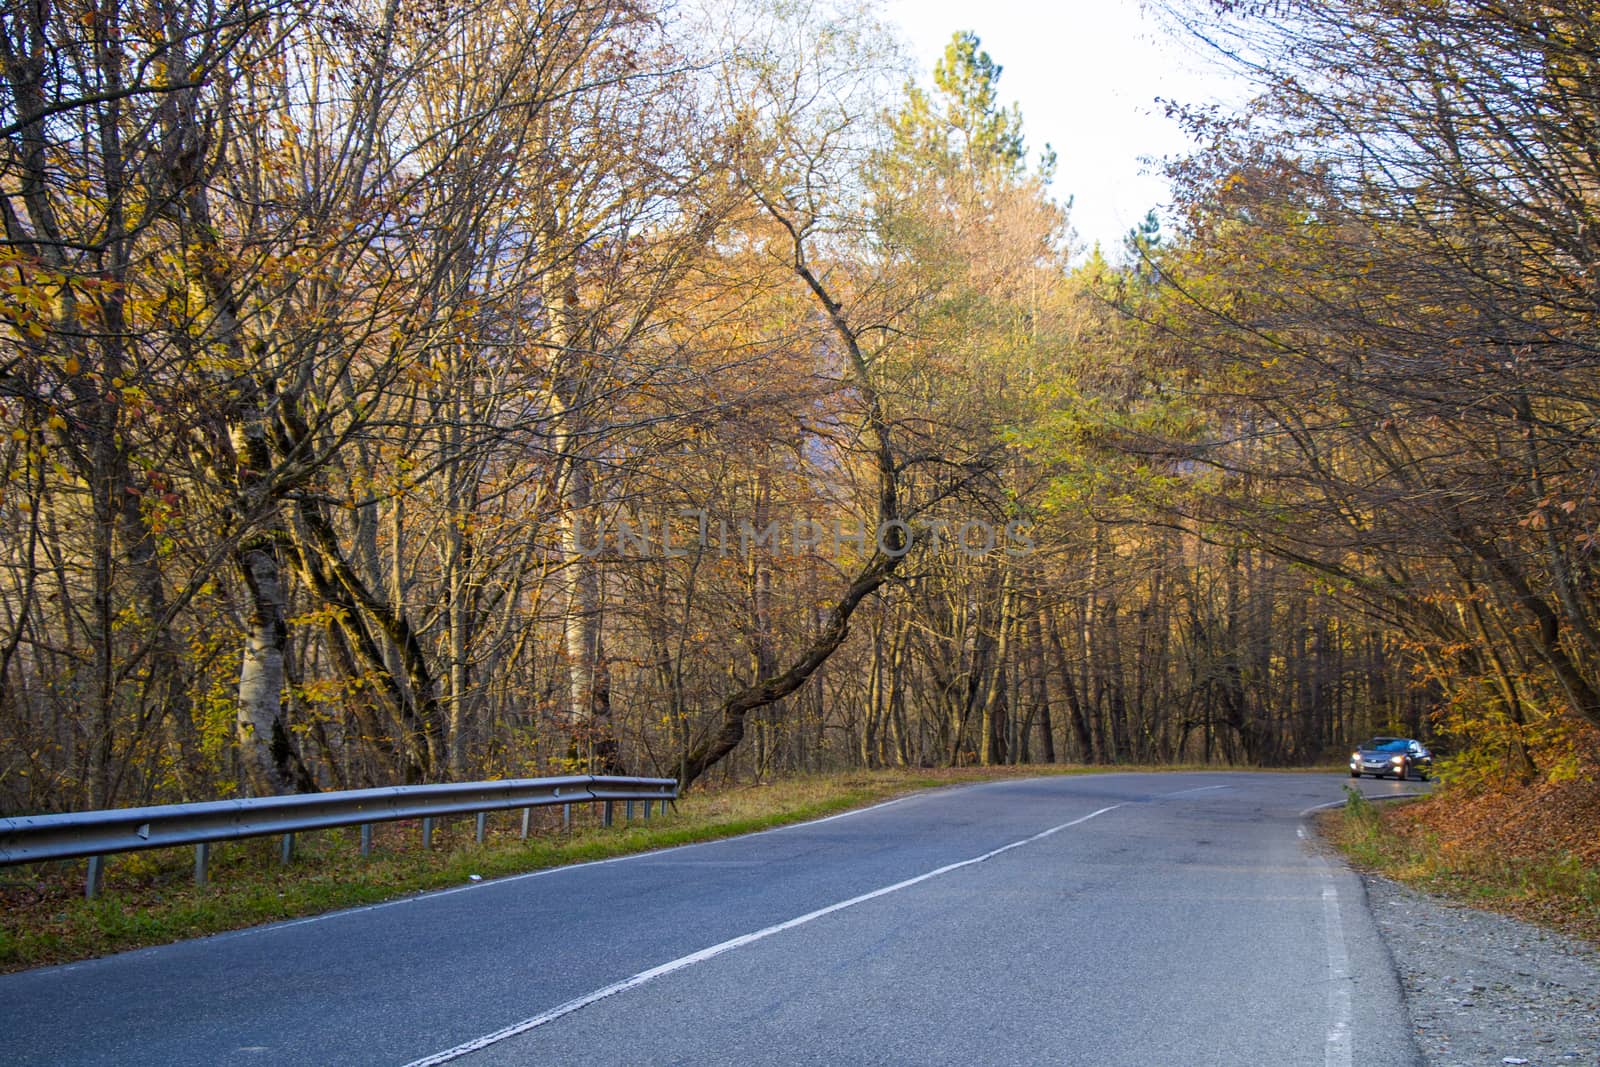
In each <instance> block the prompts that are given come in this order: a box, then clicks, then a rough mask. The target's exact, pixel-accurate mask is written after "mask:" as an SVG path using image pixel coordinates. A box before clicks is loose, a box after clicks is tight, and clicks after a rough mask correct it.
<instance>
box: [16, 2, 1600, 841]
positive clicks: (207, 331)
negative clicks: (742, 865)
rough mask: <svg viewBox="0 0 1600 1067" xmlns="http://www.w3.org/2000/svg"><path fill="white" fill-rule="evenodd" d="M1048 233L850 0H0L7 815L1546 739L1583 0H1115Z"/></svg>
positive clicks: (1587, 80) (1508, 745)
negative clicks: (1077, 185)
mask: <svg viewBox="0 0 1600 1067" xmlns="http://www.w3.org/2000/svg"><path fill="white" fill-rule="evenodd" d="M1163 7H1164V17H1165V18H1166V19H1168V20H1169V22H1170V23H1171V24H1172V25H1175V26H1178V27H1181V28H1183V29H1184V30H1186V31H1187V32H1190V33H1192V34H1194V35H1195V36H1196V37H1197V38H1198V39H1201V40H1204V41H1206V42H1209V47H1210V48H1211V49H1213V50H1214V51H1215V52H1217V53H1218V54H1219V55H1221V56H1222V57H1224V58H1225V59H1226V60H1227V61H1229V62H1231V63H1232V64H1234V65H1235V67H1236V68H1237V69H1238V70H1239V71H1241V72H1242V73H1243V74H1244V75H1245V76H1247V77H1248V78H1249V79H1250V83H1251V85H1252V86H1253V87H1254V95H1253V97H1252V99H1251V101H1250V103H1249V106H1248V107H1247V108H1245V109H1243V110H1242V111H1239V112H1237V113H1225V112H1222V111H1220V110H1218V109H1214V108H1209V109H1208V108H1201V107H1184V106H1182V105H1173V109H1174V114H1175V115H1176V116H1177V117H1178V118H1180V119H1181V120H1182V121H1183V122H1184V123H1185V124H1186V126H1187V127H1188V129H1189V130H1190V131H1191V132H1192V135H1193V136H1194V138H1195V140H1196V144H1197V146H1198V147H1197V148H1196V150H1195V151H1194V152H1193V153H1192V154H1190V155H1189V156H1187V157H1185V158H1183V159H1177V160H1172V161H1169V163H1168V167H1169V179H1170V181H1171V182H1172V187H1173V189H1174V197H1175V200H1174V203H1173V204H1172V205H1171V207H1170V209H1166V210H1164V211H1163V213H1162V214H1161V215H1160V217H1159V218H1158V216H1157V215H1156V213H1154V212H1152V214H1151V216H1150V217H1149V219H1148V220H1147V221H1146V223H1145V224H1144V225H1142V226H1140V227H1138V228H1137V229H1136V230H1134V231H1133V232H1131V233H1130V234H1129V235H1128V237H1127V240H1126V241H1125V243H1124V244H1123V246H1122V247H1119V248H1109V249H1105V248H1100V247H1087V248H1086V247H1083V245H1082V243H1081V242H1080V241H1079V240H1078V238H1077V237H1076V235H1075V234H1074V232H1073V229H1072V220H1071V214H1070V203H1069V200H1070V192H1071V191H1070V190H1058V189H1057V188H1056V187H1055V186H1054V184H1053V182H1052V178H1053V173H1054V168H1055V161H1056V153H1057V152H1061V153H1068V152H1072V151H1073V146H1072V145H1058V146H1054V148H1051V147H1049V146H1042V145H1035V144H1032V143H1030V141H1029V140H1028V139H1027V136H1026V129H1025V126H1024V116H1023V115H1022V114H1021V113H1020V111H1019V110H1018V109H1017V108H1016V107H1015V106H1011V105H1008V104H1007V103H1006V102H1005V101H1006V96H1005V89H1004V85H1003V81H1002V79H1001V67H1000V63H999V60H1001V59H1003V58H1004V57H991V56H990V55H989V54H988V53H987V52H986V51H985V50H984V48H983V45H982V43H981V42H980V41H979V40H978V39H977V38H976V37H975V36H974V35H972V34H970V33H957V34H955V35H954V36H953V37H952V38H951V41H950V43H949V46H948V47H947V49H946V50H945V53H944V57H943V59H942V60H941V61H940V62H939V64H938V66H937V68H936V70H935V71H933V72H932V77H931V80H930V79H929V77H928V75H927V72H918V71H915V70H912V69H910V68H909V66H908V64H907V62H906V61H905V60H904V59H903V49H902V48H901V46H900V44H899V43H898V42H897V40H896V39H895V35H894V33H893V31H892V30H891V29H890V28H889V27H888V26H887V25H886V24H885V22H884V21H883V17H882V15H881V13H879V12H877V11H875V10H874V9H873V8H872V7H871V6H870V5H863V6H858V5H855V4H853V3H849V2H846V0H838V2H834V0H794V2H789V0H703V2H698V3H684V4H680V5H670V4H667V3H665V2H660V3H658V2H656V0H452V2H450V3H445V2H441V0H383V2H381V3H379V2H373V0H324V2H319V3H309V2H306V0H8V2H7V3H6V4H5V5H4V7H3V8H0V212H3V224H4V240H3V242H0V336H3V338H4V340H3V343H0V418H3V421H4V427H3V428H0V435H3V438H0V470H3V472H4V477H3V478H0V523H3V530H4V538H3V543H0V813H21V812H33V811H52V810H71V809H81V808H100V807H114V806H124V805H133V804H149V803H165V802H175V801H183V800H205V799H215V798H221V797H227V796H239V795H265V794H271V793H283V792H295V791H313V790H323V789H343V788H360V787H365V786H371V785H385V784H396V783H413V782H430V781H445V780H474V779H485V778H501V777H517V776H533V775H540V774H552V773H600V772H609V771H617V772H627V773H635V774H659V775H663V776H673V777H677V778H678V779H679V781H680V782H681V783H682V785H683V786H684V787H689V786H691V785H692V784H693V783H695V782H697V781H713V782H714V781H718V780H723V779H726V780H761V779H764V778H768V777H771V776H781V775H786V774H793V773H802V772H811V771H819V770H830V769H839V768H855V767H883V766H955V765H973V764H984V765H987V764H1002V763H1030V762H1032V763H1038V762H1080V763H1089V764H1119V763H1126V764H1165V763H1190V764H1208V765H1218V766H1223V765H1252V766H1300V765H1314V764H1328V763H1334V762H1338V761H1341V760H1342V759H1343V757H1344V756H1345V755H1346V754H1347V753H1348V751H1349V749H1348V747H1347V746H1349V745H1350V744H1351V743H1352V742H1353V741H1357V740H1360V738H1361V737H1362V736H1365V735H1367V734H1370V733H1374V732H1394V733H1401V734H1404V735H1406V736H1416V737H1423V738H1426V739H1428V741H1429V743H1430V744H1432V745H1435V746H1436V747H1437V749H1438V750H1439V752H1440V753H1441V754H1443V755H1445V756H1446V757H1447V759H1446V760H1444V761H1442V767H1443V768H1444V769H1445V771H1446V773H1447V774H1449V775H1454V776H1456V777H1458V778H1462V779H1466V780H1473V779H1478V780H1487V779H1497V780H1498V779H1504V780H1511V781H1523V782H1531V781H1533V780H1535V779H1539V778H1545V777H1549V776H1557V777H1559V776H1561V775H1563V774H1566V775H1571V774H1575V773H1579V768H1580V767H1581V766H1583V763H1582V761H1583V760H1584V759H1585V758H1587V757H1586V756H1585V753H1592V752H1593V751H1594V750H1595V749H1596V746H1597V745H1600V582H1597V576H1600V566H1597V563H1600V559H1597V553H1600V529H1597V521H1600V500H1597V495H1596V494H1597V488H1600V485H1597V482H1600V321H1597V313H1600V7H1597V6H1595V5H1592V4H1586V3H1577V4H1552V3H1546V2H1542V0H1436V2H1426V3H1422V2H1418V0H1316V2H1310V0H1280V2H1274V3H1250V2H1244V0H1168V2H1167V3H1166V4H1165V5H1163Z"/></svg>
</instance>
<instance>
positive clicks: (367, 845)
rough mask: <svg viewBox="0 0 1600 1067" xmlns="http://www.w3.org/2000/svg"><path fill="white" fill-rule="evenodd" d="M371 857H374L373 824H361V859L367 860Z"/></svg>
mask: <svg viewBox="0 0 1600 1067" xmlns="http://www.w3.org/2000/svg"><path fill="white" fill-rule="evenodd" d="M370 855H372V824H371V823H370V822H364V823H362V824H361V858H362V859H366V858H367V857H368V856H370Z"/></svg>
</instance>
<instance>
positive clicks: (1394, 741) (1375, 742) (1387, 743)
mask: <svg viewBox="0 0 1600 1067" xmlns="http://www.w3.org/2000/svg"><path fill="white" fill-rule="evenodd" d="M1408 746H1409V742H1407V741H1405V740H1402V739H1400V738H1396V737H1374V738H1373V739H1372V740H1371V741H1368V742H1367V743H1366V744H1364V745H1362V746H1361V747H1362V748H1364V749H1367V750H1368V751H1369V752H1404V751H1406V749H1407V747H1408Z"/></svg>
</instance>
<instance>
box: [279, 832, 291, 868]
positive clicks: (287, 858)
mask: <svg viewBox="0 0 1600 1067" xmlns="http://www.w3.org/2000/svg"><path fill="white" fill-rule="evenodd" d="M293 860H294V835H293V834H284V835H283V845H282V847H281V848H280V849H279V850H278V862H279V863H281V864H283V865H284V866H288V865H289V864H290V863H291V862H292V861H293Z"/></svg>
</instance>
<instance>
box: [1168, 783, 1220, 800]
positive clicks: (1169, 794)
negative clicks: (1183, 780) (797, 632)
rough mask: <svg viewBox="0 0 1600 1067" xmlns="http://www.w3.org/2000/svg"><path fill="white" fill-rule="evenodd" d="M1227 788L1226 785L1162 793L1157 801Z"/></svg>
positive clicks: (1204, 786)
mask: <svg viewBox="0 0 1600 1067" xmlns="http://www.w3.org/2000/svg"><path fill="white" fill-rule="evenodd" d="M1226 788H1228V787H1227V786H1225V785H1203V786H1200V787H1199V788H1197V789H1180V790H1178V791H1177V792H1176V793H1161V794H1159V795H1158V796H1157V797H1156V799H1157V800H1165V799H1166V798H1167V797H1182V796H1188V795H1189V794H1190V793H1209V792H1210V791H1211V790H1213V789H1226Z"/></svg>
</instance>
